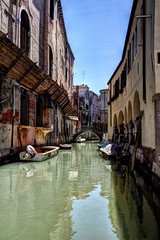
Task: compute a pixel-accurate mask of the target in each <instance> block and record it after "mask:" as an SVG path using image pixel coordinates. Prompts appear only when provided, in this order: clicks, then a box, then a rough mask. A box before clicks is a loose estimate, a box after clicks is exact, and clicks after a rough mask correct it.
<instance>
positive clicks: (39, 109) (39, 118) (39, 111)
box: [36, 96, 43, 127]
mask: <svg viewBox="0 0 160 240" xmlns="http://www.w3.org/2000/svg"><path fill="white" fill-rule="evenodd" d="M36 126H37V127H43V102H42V98H41V96H38V98H37V101H36Z"/></svg>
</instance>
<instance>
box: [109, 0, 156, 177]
mask: <svg viewBox="0 0 160 240" xmlns="http://www.w3.org/2000/svg"><path fill="white" fill-rule="evenodd" d="M159 12H160V1H159V0H134V2H133V7H132V11H131V16H130V20H129V25H128V30H127V35H126V40H125V44H124V49H123V55H122V59H121V61H120V63H119V65H118V66H117V69H116V70H115V72H114V73H113V75H112V77H111V78H110V80H109V82H108V86H109V102H108V104H109V109H108V114H109V118H108V132H109V139H110V140H111V139H112V140H115V136H114V131H115V129H116V131H117V132H118V134H119V135H118V137H117V139H116V140H117V141H119V142H121V141H123V142H127V143H128V145H129V144H131V145H134V144H135V142H136V137H137V131H138V122H139V117H140V113H141V112H144V113H143V116H142V121H141V127H140V130H141V137H140V140H139V143H138V147H139V148H138V150H137V153H136V156H137V158H138V159H139V160H141V162H145V163H147V164H148V165H149V166H150V168H152V170H153V171H154V172H155V173H156V174H158V175H159V176H160V124H159V123H160V14H159ZM132 150H133V146H131V147H130V151H132Z"/></svg>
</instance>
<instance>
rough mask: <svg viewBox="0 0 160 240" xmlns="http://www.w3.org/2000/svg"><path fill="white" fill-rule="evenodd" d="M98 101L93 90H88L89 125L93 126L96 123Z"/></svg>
mask: <svg viewBox="0 0 160 240" xmlns="http://www.w3.org/2000/svg"><path fill="white" fill-rule="evenodd" d="M98 102H99V97H98V95H97V94H96V93H94V92H93V91H89V125H90V126H94V124H97V123H98V107H99V105H98Z"/></svg>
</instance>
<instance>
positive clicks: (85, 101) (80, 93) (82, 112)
mask: <svg viewBox="0 0 160 240" xmlns="http://www.w3.org/2000/svg"><path fill="white" fill-rule="evenodd" d="M73 94H74V100H73V105H74V108H75V109H78V113H79V121H80V124H79V127H81V126H82V125H83V126H89V87H88V86H87V85H85V84H81V85H78V86H73Z"/></svg>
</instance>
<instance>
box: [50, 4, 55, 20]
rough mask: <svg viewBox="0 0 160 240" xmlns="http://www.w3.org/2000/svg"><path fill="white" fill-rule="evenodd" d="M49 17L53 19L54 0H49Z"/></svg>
mask: <svg viewBox="0 0 160 240" xmlns="http://www.w3.org/2000/svg"><path fill="white" fill-rule="evenodd" d="M50 18H51V19H52V20H53V19H54V0H50Z"/></svg>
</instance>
